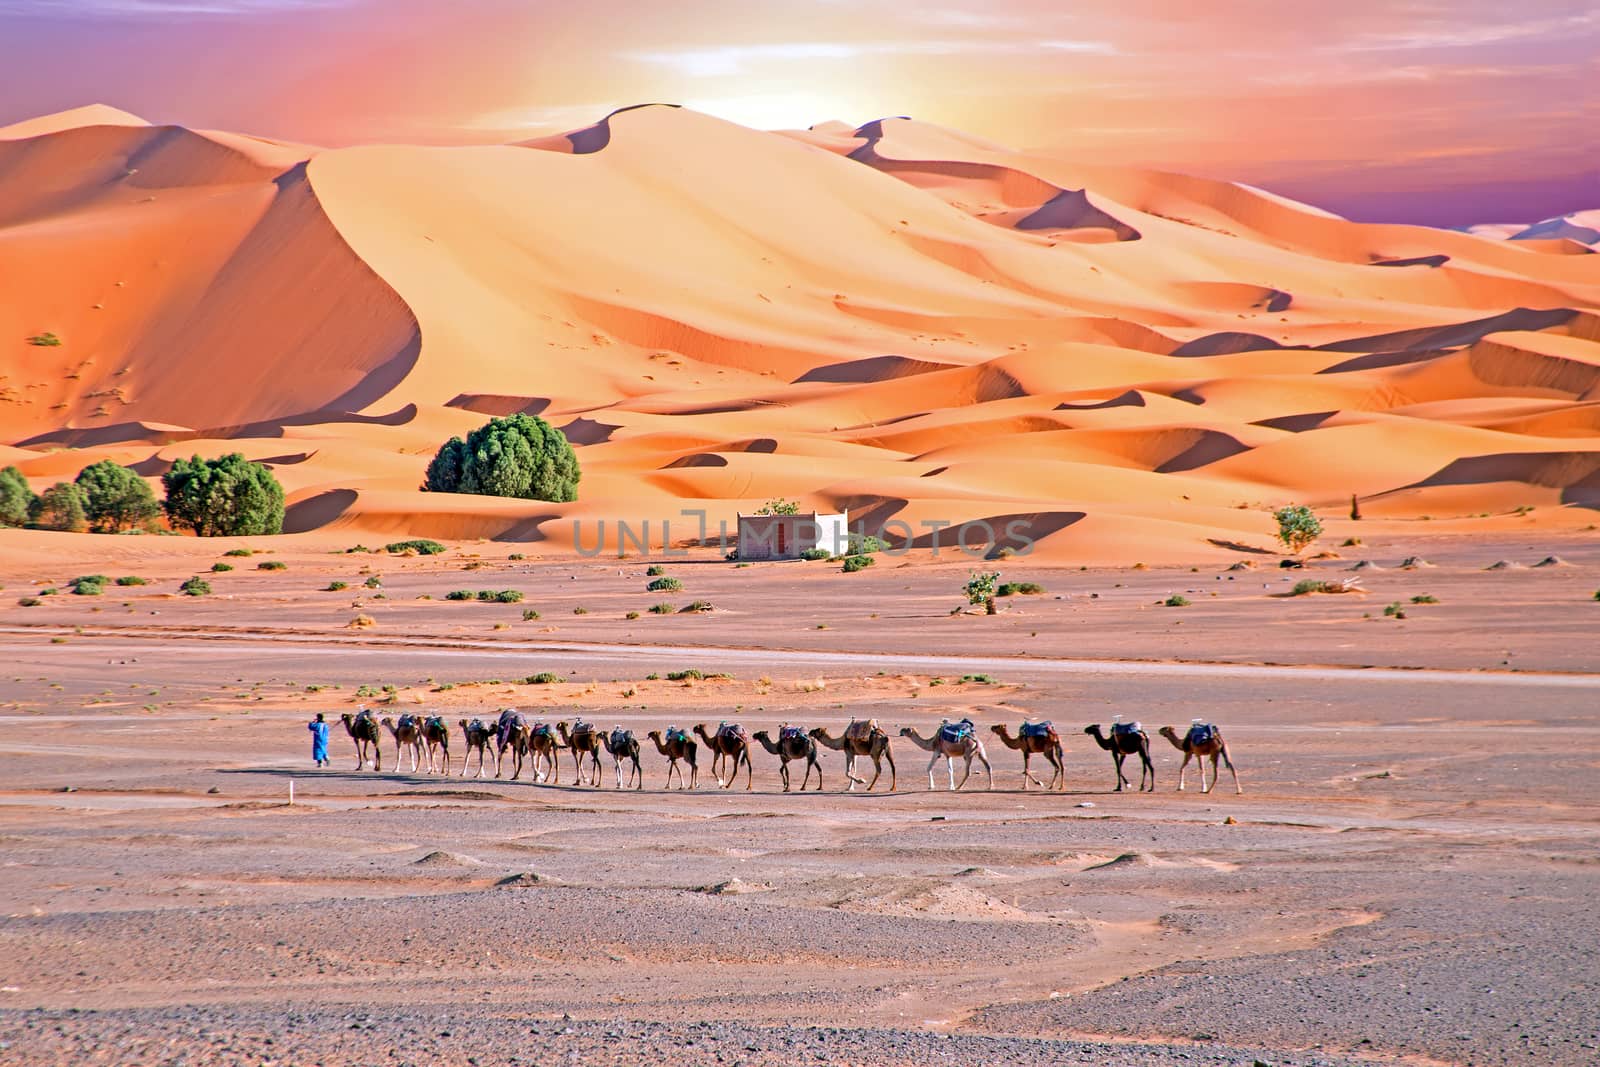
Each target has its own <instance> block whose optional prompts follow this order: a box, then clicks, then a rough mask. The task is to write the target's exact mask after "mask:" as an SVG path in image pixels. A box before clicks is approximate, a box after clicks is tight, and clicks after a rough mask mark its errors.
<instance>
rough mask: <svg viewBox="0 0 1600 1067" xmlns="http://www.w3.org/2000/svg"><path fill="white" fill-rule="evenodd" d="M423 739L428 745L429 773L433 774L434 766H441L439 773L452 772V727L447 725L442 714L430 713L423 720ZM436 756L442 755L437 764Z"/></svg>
mask: <svg viewBox="0 0 1600 1067" xmlns="http://www.w3.org/2000/svg"><path fill="white" fill-rule="evenodd" d="M422 740H423V743H425V744H426V745H427V746H428V773H429V774H432V773H433V772H434V768H435V767H436V766H437V767H438V768H439V773H441V774H449V773H450V727H449V726H447V725H445V721H444V719H443V718H442V717H441V716H438V715H430V716H428V717H427V718H426V719H423V720H422ZM435 757H442V759H440V760H439V762H438V763H437V764H436V763H435V762H434V760H435Z"/></svg>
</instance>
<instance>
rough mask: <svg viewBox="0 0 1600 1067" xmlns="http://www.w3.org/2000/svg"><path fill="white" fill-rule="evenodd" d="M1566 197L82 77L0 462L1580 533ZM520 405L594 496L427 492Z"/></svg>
mask: <svg viewBox="0 0 1600 1067" xmlns="http://www.w3.org/2000/svg"><path fill="white" fill-rule="evenodd" d="M1559 221H1560V224H1559V225H1557V224H1555V222H1554V221H1552V223H1551V224H1550V225H1543V224H1541V225H1539V226H1529V225H1526V224H1524V225H1522V226H1521V227H1510V226H1499V227H1496V226H1489V227H1486V228H1483V230H1482V232H1481V233H1477V234H1468V233H1458V232H1450V231H1442V230H1434V229H1427V228H1422V227H1407V226H1394V225H1381V226H1379V225H1362V224H1357V223H1352V222H1348V221H1345V220H1342V219H1339V218H1337V217H1334V216H1332V215H1330V214H1328V213H1327V212H1324V211H1320V210H1318V209H1316V208H1314V207H1311V206H1308V205H1303V204H1297V203H1294V202H1291V201H1287V200H1284V199H1282V198H1280V197H1276V196H1274V195H1272V194H1270V193H1266V192H1263V191H1261V190H1258V189H1254V188H1251V187H1248V186H1243V185H1238V184H1231V183H1226V182H1216V181H1207V180H1201V179H1197V178H1189V177H1184V176H1182V175H1178V174H1170V173H1159V172H1151V171H1136V170H1128V169H1115V168H1105V167H1097V166H1094V165H1092V163H1085V162H1083V161H1075V160H1068V159H1061V158H1054V157H1047V156H1039V155H1030V154H1027V153H1019V152H1015V151H1011V150H1009V149H1006V148H1003V147H1001V146H998V145H992V144H988V143H986V142H983V141H981V140H979V139H976V138H972V137H969V136H966V135H964V134H960V133H958V132H956V131H951V130H945V129H941V128H938V127H934V126H930V125H927V124H924V123H919V122H915V121H912V120H903V119H893V120H885V121H882V122H876V123H871V124H868V125H867V126H864V127H861V128H860V129H854V130H852V129H850V128H848V127H844V126H841V125H839V124H836V123H835V124H824V125H822V126H818V127H815V128H813V129H812V130H808V131H798V132H793V133H763V132H758V131H753V130H748V129H745V128H743V127H740V126H736V125H733V124H730V123H727V122H723V121H720V120H717V119H713V118H709V117H707V116H704V115H700V114H696V113H694V112H691V111H687V110H683V109H679V108H673V107H666V106H651V107H644V108H635V109H629V110H625V111H622V112H619V113H616V114H614V115H612V116H610V117H608V118H607V119H605V120H603V121H602V122H600V123H598V124H596V125H595V126H593V127H589V128H587V129H584V130H579V131H575V132H574V133H572V134H569V135H566V136H562V137H554V138H544V139H541V140H537V141H531V142H527V143H525V144H520V145H504V146H484V147H459V148H430V147H414V146H403V145H397V146H366V147H357V148H344V149H336V150H320V149H317V148H315V147H311V146H302V145H293V144H281V143H274V142H267V141H264V140H261V139H257V138H251V137H247V136H241V135H237V134H230V133H220V132H214V131H205V130H188V129H183V128H179V127H170V126H168V127H158V126H150V125H148V124H145V123H144V122H143V121H142V120H140V119H138V118H136V117H134V116H132V115H129V114H126V113H124V112H119V111H115V110H113V109H109V108H98V107H97V108H85V109H80V110H78V111H73V112H67V113H64V114H61V115H56V116H48V117H45V118H41V119H38V120H34V121H31V122H26V123H22V124H20V125H17V126H12V127H8V128H5V129H0V260H3V261H4V262H7V263H11V264H27V267H26V270H23V269H20V268H15V269H12V270H11V271H9V272H8V276H7V277H6V279H5V281H6V285H7V300H6V301H5V303H4V306H3V307H0V426H3V427H4V440H3V441H0V445H3V446H4V447H3V448H0V460H3V461H5V462H15V463H17V464H18V466H19V467H20V468H21V469H22V470H23V472H24V473H25V474H26V475H27V476H28V477H29V478H30V479H32V480H34V481H35V483H36V484H37V485H40V486H42V485H45V484H48V483H49V482H50V481H52V480H54V479H57V478H60V477H62V476H70V475H71V474H73V473H75V472H76V470H77V469H79V468H81V466H83V465H84V464H85V463H87V462H90V461H93V460H96V459H100V458H104V457H107V456H109V457H112V458H115V459H117V460H118V461H119V462H123V463H127V464H131V465H134V466H135V468H136V469H138V470H139V471H140V472H141V473H143V474H145V475H146V476H149V477H155V476H158V475H159V474H160V473H161V472H162V471H163V470H165V469H166V467H167V465H168V464H170V462H171V460H172V458H173V457H174V456H178V455H184V454H188V453H191V452H195V451H202V452H220V451H222V450H224V449H229V448H236V449H240V450H242V451H244V452H245V453H246V454H247V455H248V456H250V457H251V458H255V459H261V460H266V461H268V462H270V463H271V464H272V466H273V467H274V470H275V471H276V473H277V475H278V477H279V478H280V479H281V480H282V481H283V482H284V483H285V485H286V486H287V487H288V488H289V490H290V491H291V505H292V507H291V510H290V515H289V520H288V522H289V528H290V529H291V530H294V531H308V530H313V529H335V530H342V531H350V532H371V533H374V534H381V533H387V532H392V531H400V530H404V531H407V532H411V533H415V534H423V535H430V536H438V537H447V538H449V537H502V538H511V539H515V540H521V541H550V542H552V543H554V544H557V545H561V544H566V545H570V544H571V543H572V542H573V540H574V528H573V524H574V522H575V521H579V522H587V523H589V524H590V527H591V531H592V533H593V535H594V536H598V535H599V530H598V528H597V526H596V524H597V522H598V520H599V519H601V518H609V519H611V520H613V521H614V520H615V519H617V518H628V519H630V520H632V521H635V522H637V521H640V520H643V519H645V518H650V519H652V520H654V521H655V524H656V529H657V530H659V524H660V520H662V519H667V518H672V517H675V516H677V514H678V512H679V510H680V509H681V508H683V507H685V506H687V507H692V508H698V509H704V510H705V511H706V512H707V513H708V514H709V516H710V518H711V521H712V523H713V524H715V523H716V522H717V521H719V520H721V519H729V520H731V518H732V515H733V514H734V512H736V511H737V510H738V509H740V508H741V507H742V508H745V509H747V510H748V509H749V508H750V507H752V506H754V505H755V504H756V503H759V502H760V501H762V500H765V499H768V498H771V497H776V496H783V497H790V498H794V499H797V500H800V501H802V502H803V503H804V504H806V505H807V506H810V507H816V508H819V509H824V510H837V509H839V508H849V509H850V510H851V511H852V514H853V515H855V516H857V517H859V518H860V519H862V520H864V521H866V522H867V523H869V524H873V525H876V524H881V523H883V522H884V521H886V520H890V519H893V520H897V521H902V522H906V523H909V524H910V525H911V526H913V527H914V528H916V529H921V528H922V524H923V523H925V522H927V521H948V522H952V523H961V522H964V521H968V520H975V519H985V520H990V521H994V520H1006V519H1009V518H1011V517H1015V516H1023V517H1026V519H1027V521H1028V522H1029V523H1030V524H1032V525H1033V527H1034V528H1035V529H1036V530H1037V531H1038V532H1039V534H1040V536H1041V541H1040V545H1039V550H1040V551H1042V552H1046V553H1048V554H1049V555H1051V556H1052V557H1054V558H1058V559H1062V560H1070V561H1073V562H1101V563H1133V562H1148V563H1155V562H1193V561H1197V560H1208V561H1209V560H1215V559H1223V558H1229V557H1230V556H1231V555H1232V554H1233V553H1234V552H1235V550H1234V549H1233V548H1230V547H1227V546H1228V545H1229V544H1239V543H1242V544H1247V545H1252V546H1255V547H1265V546H1266V545H1267V544H1268V542H1266V541H1265V540H1264V539H1263V536H1262V533H1263V528H1262V524H1261V522H1260V517H1259V515H1258V514H1253V513H1252V512H1253V511H1258V510H1259V509H1260V508H1262V507H1265V506H1270V505H1272V504H1275V503H1282V502H1284V501H1286V500H1290V499H1293V500H1297V501H1299V502H1303V503H1307V504H1311V505H1313V506H1316V507H1319V508H1337V509H1340V510H1343V509H1344V508H1346V507H1347V506H1348V501H1349V498H1350V496H1351V495H1352V494H1356V495H1359V497H1360V498H1361V500H1362V508H1363V511H1364V513H1365V514H1366V515H1367V517H1368V518H1369V519H1385V520H1392V521H1396V522H1413V521H1421V520H1423V519H1424V518H1426V519H1427V520H1430V521H1434V522H1439V521H1449V522H1461V523H1465V524H1467V525H1468V528H1469V529H1471V530H1472V531H1474V532H1479V533H1482V532H1490V531H1494V530H1497V529H1500V528H1501V525H1502V521H1503V518H1502V517H1503V516H1504V515H1506V514H1507V513H1509V512H1512V511H1514V510H1515V509H1517V508H1519V507H1535V508H1537V509H1539V511H1538V514H1537V517H1536V519H1535V522H1536V524H1537V525H1538V526H1540V527H1541V528H1548V529H1554V530H1561V529H1574V528H1581V527H1583V526H1585V525H1588V519H1587V518H1586V517H1585V516H1586V514H1587V513H1586V512H1585V511H1583V510H1582V506H1584V505H1592V504H1593V503H1594V502H1595V501H1596V500H1597V499H1600V498H1597V497H1596V493H1597V489H1596V483H1595V477H1596V470H1597V464H1600V459H1597V458H1596V456H1597V449H1596V443H1595V442H1596V431H1597V429H1600V421H1597V420H1600V415H1597V414H1596V413H1597V411H1600V408H1597V407H1596V404H1597V403H1600V318H1597V311H1596V308H1597V307H1600V258H1597V257H1595V256H1594V255H1593V254H1592V253H1593V251H1594V248H1593V247H1592V245H1593V244H1594V241H1593V240H1592V239H1591V238H1592V237H1593V235H1594V231H1593V230H1592V229H1590V228H1589V227H1588V225H1587V223H1589V222H1592V221H1593V220H1592V218H1590V215H1589V214H1588V213H1581V212H1580V213H1578V214H1576V215H1574V216H1571V217H1570V218H1568V219H1565V220H1559ZM1586 240H1587V242H1588V243H1585V241H1586ZM46 333H49V334H54V335H55V337H57V338H58V339H60V341H61V344H60V345H59V346H56V347H45V346H40V345H36V344H30V343H29V338H35V337H39V336H42V335H44V334H46ZM515 411H527V412H534V413H539V414H542V415H543V416H544V417H545V418H548V419H550V420H551V421H553V422H554V423H555V424H556V425H559V426H562V427H563V428H565V429H566V430H567V432H568V434H569V436H570V437H572V439H573V440H574V441H575V442H577V443H578V444H579V445H580V448H581V455H580V459H581V462H582V463H583V466H584V471H585V478H584V483H583V492H582V493H581V497H580V500H579V501H578V502H576V503H573V504H568V505H544V504H539V503H515V502H509V503H508V502H492V501H487V502H486V501H472V500H465V499H461V498H456V499H450V500H444V501H441V500H439V499H438V498H436V497H429V496H427V495H425V494H420V493H418V492H417V486H418V484H419V482H420V481H421V476H422V471H423V468H424V467H425V465H426V463H427V460H428V458H429V457H430V456H431V454H432V453H433V451H434V450H435V449H436V448H437V447H438V445H439V444H440V443H441V442H442V441H443V440H444V439H446V438H447V437H449V436H450V435H451V434H455V433H461V432H464V431H466V430H468V429H470V428H472V427H473V426H475V425H477V424H478V423H480V422H482V421H483V420H484V418H485V417H486V416H488V415H490V414H506V413H510V412H515ZM63 449H65V450H63ZM1574 504H1575V505H1579V508H1577V509H1574V508H1570V507H1565V508H1564V507H1562V505H1574ZM1521 525H1522V524H1521V523H1520V521H1519V523H1518V528H1521ZM679 528H680V529H681V525H680V527H679ZM608 530H609V532H608V533H607V534H606V537H607V538H609V539H610V540H609V541H608V542H607V543H614V541H615V536H616V533H615V526H614V525H613V526H611V527H609V528H608ZM579 536H582V535H579ZM657 536H659V535H657ZM678 536H681V535H678Z"/></svg>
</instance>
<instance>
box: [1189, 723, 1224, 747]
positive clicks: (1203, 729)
mask: <svg viewBox="0 0 1600 1067" xmlns="http://www.w3.org/2000/svg"><path fill="white" fill-rule="evenodd" d="M1216 736H1217V728H1216V727H1215V726H1213V725H1212V724H1211V723H1208V722H1206V723H1196V724H1195V725H1193V726H1191V727H1189V743H1190V744H1191V745H1209V744H1210V743H1211V740H1212V738H1214V737H1216Z"/></svg>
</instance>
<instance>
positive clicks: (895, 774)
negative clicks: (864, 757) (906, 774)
mask: <svg viewBox="0 0 1600 1067" xmlns="http://www.w3.org/2000/svg"><path fill="white" fill-rule="evenodd" d="M883 758H884V759H886V760H888V761H889V792H891V793H893V792H894V791H895V788H896V787H897V786H899V784H900V772H899V771H897V770H895V767H894V753H893V752H890V751H889V749H888V746H884V750H883ZM872 762H873V763H877V762H878V761H877V760H876V759H874V760H873V761H872ZM879 773H880V774H881V773H882V771H881V770H880V771H879ZM873 781H874V782H876V781H877V779H876V778H874V779H873Z"/></svg>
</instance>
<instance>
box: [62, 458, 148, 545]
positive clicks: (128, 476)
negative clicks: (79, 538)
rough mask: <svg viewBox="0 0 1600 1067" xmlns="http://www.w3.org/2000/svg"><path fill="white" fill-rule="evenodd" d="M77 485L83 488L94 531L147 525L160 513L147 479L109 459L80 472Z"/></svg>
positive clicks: (103, 531)
mask: <svg viewBox="0 0 1600 1067" xmlns="http://www.w3.org/2000/svg"><path fill="white" fill-rule="evenodd" d="M77 485H78V488H80V489H82V490H83V491H84V494H85V498H86V501H87V503H86V508H87V511H88V516H89V529H91V530H93V531H94V532H95V533H116V532H117V531H118V530H126V529H129V528H132V527H142V526H146V525H148V524H149V523H150V522H151V520H153V519H154V518H155V517H156V516H157V515H160V514H161V505H159V504H157V503H156V497H155V494H154V493H152V492H151V491H150V486H149V485H148V484H147V483H146V482H145V480H144V479H143V478H141V477H139V476H138V475H137V474H135V473H133V471H131V470H129V469H128V468H127V467H124V466H122V465H121V464H120V463H114V462H112V461H111V460H109V459H103V460H101V461H100V462H99V463H91V464H90V465H89V466H87V467H85V468H83V470H81V471H79V472H78V480H77Z"/></svg>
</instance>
